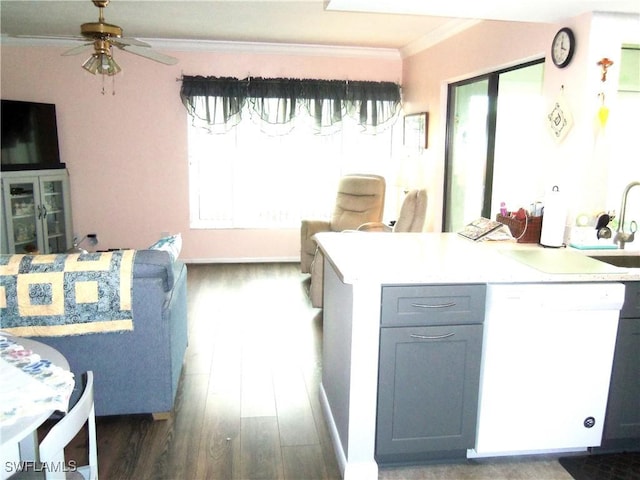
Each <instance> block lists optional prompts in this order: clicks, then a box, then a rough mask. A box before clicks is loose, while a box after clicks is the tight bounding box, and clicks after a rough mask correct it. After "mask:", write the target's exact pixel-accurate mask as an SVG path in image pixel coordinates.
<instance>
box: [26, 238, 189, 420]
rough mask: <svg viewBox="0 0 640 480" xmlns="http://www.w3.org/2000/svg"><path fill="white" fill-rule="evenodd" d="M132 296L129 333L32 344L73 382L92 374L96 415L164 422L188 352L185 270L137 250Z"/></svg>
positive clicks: (160, 256) (155, 253) (49, 339)
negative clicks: (56, 356)
mask: <svg viewBox="0 0 640 480" xmlns="http://www.w3.org/2000/svg"><path fill="white" fill-rule="evenodd" d="M132 295H133V307H132V308H133V322H134V329H133V331H125V332H114V333H96V334H90V335H77V336H65V337H35V338H34V340H37V341H39V342H42V343H46V344H47V345H50V346H52V347H53V348H55V349H56V350H58V351H59V352H61V353H62V354H63V355H64V356H65V357H66V359H67V360H68V361H69V365H70V367H71V370H72V372H73V373H74V374H75V376H76V378H81V375H82V373H83V372H85V371H87V370H93V374H94V391H95V407H96V415H125V414H137V413H151V414H153V415H154V418H157V419H162V418H167V416H168V415H169V414H170V412H171V410H172V408H173V402H174V399H175V396H176V391H177V389H178V381H179V379H180V374H181V372H182V364H183V360H184V355H185V351H186V348H187V268H186V266H185V265H184V263H182V262H181V261H179V260H176V261H173V260H172V258H171V256H170V255H169V254H168V253H167V252H165V251H160V250H138V251H137V252H136V256H135V260H134V265H133V293H132ZM73 402H75V398H74V396H72V398H71V404H73Z"/></svg>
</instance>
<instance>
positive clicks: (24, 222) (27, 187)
mask: <svg viewBox="0 0 640 480" xmlns="http://www.w3.org/2000/svg"><path fill="white" fill-rule="evenodd" d="M2 198H3V208H2V216H3V225H2V226H3V227H4V231H5V232H4V234H3V238H2V253H61V252H65V251H66V250H68V249H69V248H71V246H72V245H73V228H72V225H71V202H70V199H69V175H68V172H67V171H66V170H33V171H21V172H3V173H2Z"/></svg>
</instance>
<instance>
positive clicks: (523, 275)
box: [316, 233, 640, 479]
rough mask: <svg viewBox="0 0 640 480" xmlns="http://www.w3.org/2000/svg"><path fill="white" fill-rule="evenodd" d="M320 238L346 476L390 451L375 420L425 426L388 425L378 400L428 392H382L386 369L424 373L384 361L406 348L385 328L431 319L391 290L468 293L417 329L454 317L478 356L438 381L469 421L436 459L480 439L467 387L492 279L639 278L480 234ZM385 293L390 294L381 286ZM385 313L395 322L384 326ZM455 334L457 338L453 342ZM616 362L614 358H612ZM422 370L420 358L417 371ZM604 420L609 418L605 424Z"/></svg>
mask: <svg viewBox="0 0 640 480" xmlns="http://www.w3.org/2000/svg"><path fill="white" fill-rule="evenodd" d="M316 238H317V241H318V245H319V246H320V248H321V249H322V251H323V252H324V254H325V307H324V317H323V318H324V324H323V329H324V344H323V380H322V402H323V406H324V409H325V414H326V417H327V419H328V422H329V427H330V430H331V433H332V439H333V442H334V447H335V450H336V454H337V457H338V463H339V464H340V467H341V469H342V472H343V475H344V478H346V479H352V478H358V479H360V478H372V479H373V478H377V474H378V463H377V461H376V459H377V458H378V457H379V459H378V461H383V462H384V461H385V460H386V458H387V457H386V456H385V454H384V453H383V454H380V452H378V454H377V453H376V452H377V450H376V449H377V448H378V449H379V448H380V445H381V444H382V443H383V441H382V439H381V438H377V437H376V435H377V433H378V432H377V430H378V429H377V425H382V428H381V429H380V430H394V429H401V430H402V431H403V432H404V431H406V432H408V433H409V434H411V431H412V429H413V428H418V426H419V422H415V423H416V424H417V426H416V425H412V422H411V418H408V419H402V420H401V422H400V423H398V424H397V425H396V424H394V425H389V423H388V421H387V420H385V419H384V418H381V417H379V414H380V412H379V408H380V407H379V405H383V404H385V405H386V404H393V403H394V402H401V403H402V405H403V406H404V405H406V406H407V408H414V409H415V408H416V404H417V403H419V401H420V399H421V398H423V397H419V398H418V399H415V398H413V399H411V398H408V397H406V396H405V395H404V394H403V393H402V392H400V395H399V396H398V397H397V398H396V397H393V398H391V399H389V398H384V396H380V397H379V393H381V392H382V389H380V388H379V382H380V381H381V379H383V378H385V377H384V376H385V375H387V377H389V375H390V378H391V379H392V381H416V380H418V381H419V380H420V376H418V375H416V374H415V372H412V371H411V370H412V369H411V368H406V369H407V370H409V373H408V374H407V376H406V378H404V377H399V376H398V375H397V372H396V373H394V372H393V370H389V369H387V368H386V367H385V368H382V367H380V368H379V365H380V364H379V362H380V360H381V356H382V355H386V356H388V355H389V354H390V353H389V352H391V354H392V353H393V352H394V351H400V350H398V348H397V346H396V347H388V346H385V345H386V344H385V343H384V342H387V343H389V342H391V343H390V344H389V345H391V344H393V336H392V335H391V336H389V338H388V339H385V338H384V337H385V335H386V333H387V332H392V334H393V335H394V334H395V333H396V332H398V331H399V330H401V329H402V328H407V326H413V325H415V326H417V325H418V323H412V322H414V321H415V322H417V321H418V320H419V319H420V318H426V317H425V315H426V314H425V315H423V314H422V313H419V314H414V313H413V312H412V311H411V310H412V308H409V307H407V310H406V311H401V310H402V309H403V308H404V307H402V306H401V303H402V302H400V301H399V300H398V299H399V298H400V297H401V295H400V296H396V297H394V293H393V292H394V290H393V289H397V288H399V289H407V288H409V289H412V288H418V289H421V290H419V291H418V293H417V294H419V295H420V296H423V297H424V298H440V299H444V300H443V302H444V303H443V304H442V305H438V307H441V306H442V307H450V306H451V305H453V303H454V302H451V303H447V299H449V298H455V299H463V302H461V304H463V305H464V308H460V309H458V310H456V311H449V312H441V313H436V314H434V313H433V311H431V312H429V314H428V317H429V318H430V319H432V320H433V321H435V325H431V324H430V325H429V326H422V325H420V328H421V329H423V330H421V331H419V332H417V333H416V334H412V336H415V337H418V338H429V339H432V338H436V337H438V338H440V337H444V336H448V335H450V334H451V333H448V330H447V331H445V330H442V329H441V327H442V326H443V325H447V323H450V324H451V325H452V326H453V327H454V328H455V332H456V335H458V336H459V337H460V338H464V341H461V342H459V344H458V345H455V346H454V347H455V348H458V351H460V352H461V354H462V356H464V357H465V358H466V359H469V361H471V362H472V361H473V359H474V358H475V361H476V365H475V366H474V364H473V362H472V363H469V362H467V364H462V363H460V364H455V362H453V363H451V367H450V370H451V371H452V372H454V373H456V374H457V375H459V376H460V379H459V380H460V382H459V385H458V386H457V387H456V386H455V385H456V382H451V381H449V380H447V381H444V380H442V379H441V382H440V384H439V385H440V386H441V387H442V386H444V387H446V388H449V387H451V388H452V391H451V392H447V394H449V393H450V394H451V395H453V396H455V400H456V401H455V402H452V403H453V405H451V406H450V408H451V409H452V412H453V413H451V414H449V415H448V416H449V417H450V419H449V420H450V421H454V420H455V421H457V420H456V419H457V416H456V414H455V412H456V409H460V415H459V417H460V418H459V421H460V422H461V425H462V427H461V431H460V434H459V435H458V434H456V435H455V437H457V438H454V439H453V440H452V439H451V438H450V437H451V436H449V438H448V439H447V442H450V443H447V442H445V443H444V445H445V446H444V450H442V451H438V449H437V448H435V449H434V458H437V459H442V458H446V457H447V450H448V449H451V452H453V453H454V454H453V455H452V457H455V456H456V455H460V447H459V445H463V444H464V443H459V444H458V446H456V442H458V440H459V441H460V442H469V440H470V439H471V441H474V439H475V429H472V430H473V431H470V432H469V431H467V430H468V428H467V427H465V426H464V425H467V426H468V425H469V424H471V425H472V426H473V427H475V415H476V409H477V407H478V406H477V405H473V399H474V398H476V399H477V398H478V397H477V392H476V396H475V397H473V396H469V390H470V389H471V387H473V386H474V385H475V387H476V388H477V387H478V369H479V365H477V362H478V361H479V358H478V357H479V352H478V346H477V342H478V339H479V338H480V339H481V338H482V325H481V323H482V318H481V317H482V315H483V314H484V311H483V309H484V292H485V290H484V289H485V288H489V287H491V286H492V285H510V284H516V285H517V284H522V285H530V284H535V285H545V284H556V283H563V284H564V283H566V284H573V285H575V284H582V285H584V289H585V292H587V293H586V295H588V296H592V295H593V294H594V293H597V291H598V289H597V286H598V285H597V284H609V283H612V284H613V283H618V282H637V281H640V270H639V269H633V268H631V269H629V268H618V267H613V266H611V265H608V264H605V263H602V262H598V261H595V260H592V259H590V258H588V257H586V256H585V255H584V254H583V253H577V252H572V251H568V250H565V249H552V250H550V249H542V248H541V247H538V246H535V245H524V244H517V243H515V242H506V243H502V242H501V243H497V242H495V243H488V242H483V243H476V242H472V241H469V240H467V239H465V238H462V237H460V236H458V235H456V234H429V233H427V234H399V233H398V234H373V233H326V234H319V235H317V236H316ZM590 289H591V290H590ZM383 292H387V293H384V295H383ZM385 295H386V296H387V297H388V296H389V295H391V296H390V297H388V298H393V301H392V304H393V302H395V304H397V305H399V307H398V311H397V312H396V313H395V314H394V313H393V312H392V313H391V314H390V315H386V314H385V313H384V310H385V307H384V305H385V303H388V302H389V300H388V298H383V297H384V296H385ZM411 295H413V293H412V294H411ZM605 300H606V299H605ZM413 306H414V307H415V306H416V305H413ZM427 307H430V306H427ZM394 308H395V307H394ZM454 308H455V307H454ZM618 308H619V306H618ZM413 310H415V309H413ZM387 313H388V312H387ZM385 315H386V318H387V320H385ZM478 317H480V318H478ZM385 322H387V325H382V324H384V323H385ZM616 322H617V320H616ZM609 324H610V325H611V322H609ZM381 326H382V327H385V326H386V327H390V328H386V329H385V328H381ZM615 327H617V323H615V325H614V328H615ZM382 330H385V331H384V332H381V331H382ZM614 337H615V332H614V333H613V334H612V333H611V327H609V329H608V331H607V333H606V338H605V339H603V342H615V338H614ZM474 342H475V343H476V345H475V346H474ZM449 343H450V344H451V345H453V342H449ZM381 345H382V349H381ZM393 348H396V350H393ZM455 351H456V350H450V351H448V352H445V354H444V355H445V356H446V355H449V356H446V357H445V358H448V359H451V360H452V361H454V360H455V359H456V353H455ZM401 353H402V352H401ZM414 353H415V352H413V353H411V355H408V356H406V358H408V359H411V358H415V356H412V355H413V354H414ZM402 354H403V355H404V353H402ZM418 354H419V355H422V356H423V357H421V358H435V357H430V356H431V355H442V353H440V352H432V351H428V350H425V349H421V350H420V351H418ZM611 355H612V354H611ZM611 355H610V356H611ZM438 358H440V357H438ZM402 361H404V362H405V363H406V361H407V360H406V359H405V360H402V358H400V357H398V358H397V359H395V360H394V362H395V363H396V364H397V365H401V364H402ZM608 361H609V367H610V364H611V363H610V362H611V358H609V360H608ZM385 369H386V370H385ZM416 369H417V366H416V368H414V369H413V370H416ZM426 371H427V373H425V374H428V375H433V374H435V373H436V372H433V371H428V369H427V370H426ZM394 375H396V376H395V377H394ZM403 378H404V380H403ZM398 379H400V380H398ZM407 379H408V380H407ZM474 382H475V383H474ZM452 385H453V386H452ZM416 392H418V394H419V395H425V394H430V392H428V389H427V388H426V387H425V385H424V384H422V385H416ZM382 393H384V392H382ZM394 395H395V393H394ZM601 395H602V392H601ZM604 395H606V391H605V392H604ZM425 401H426V400H425ZM385 402H386V403H385ZM440 402H441V403H442V400H440ZM605 403H606V400H605ZM382 413H384V412H382ZM419 413H424V412H419ZM432 417H433V415H432ZM444 417H447V415H444ZM430 418H431V417H430ZM394 421H395V420H394ZM586 422H587V420H585V423H586ZM442 428H443V429H444V430H443V431H446V428H448V427H447V426H446V425H443V426H442ZM599 428H600V429H601V428H602V426H601V425H599ZM432 440H433V439H432V438H422V439H420V441H421V442H423V444H424V445H427V448H432V446H431V443H429V442H432ZM384 448H386V447H384ZM393 448H394V447H393V446H391V447H390V450H387V451H389V452H391V453H392V454H391V455H390V456H389V457H388V458H390V459H394V458H396V459H404V460H406V461H407V462H415V461H420V459H421V458H428V457H429V456H428V455H427V456H426V457H420V456H412V455H408V456H406V457H403V456H402V455H399V456H398V455H395V453H394V452H393ZM508 453H509V452H507V453H506V454H508Z"/></svg>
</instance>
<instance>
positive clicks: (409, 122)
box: [403, 112, 429, 150]
mask: <svg viewBox="0 0 640 480" xmlns="http://www.w3.org/2000/svg"><path fill="white" fill-rule="evenodd" d="M428 126H429V113H428V112H421V113H412V114H410V115H405V116H404V135H403V144H404V146H405V147H406V148H410V149H418V150H424V149H426V148H427V146H428V142H427V138H428V136H429V131H428Z"/></svg>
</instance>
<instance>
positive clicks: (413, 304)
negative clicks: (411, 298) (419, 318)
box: [411, 302, 456, 308]
mask: <svg viewBox="0 0 640 480" xmlns="http://www.w3.org/2000/svg"><path fill="white" fill-rule="evenodd" d="M411 306H412V307H416V308H449V307H455V306H456V302H449V303H439V304H437V305H427V304H424V303H412V304H411Z"/></svg>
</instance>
